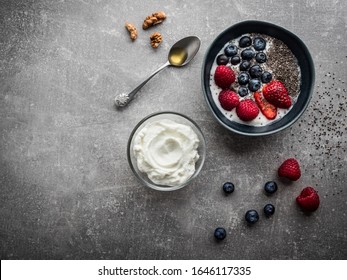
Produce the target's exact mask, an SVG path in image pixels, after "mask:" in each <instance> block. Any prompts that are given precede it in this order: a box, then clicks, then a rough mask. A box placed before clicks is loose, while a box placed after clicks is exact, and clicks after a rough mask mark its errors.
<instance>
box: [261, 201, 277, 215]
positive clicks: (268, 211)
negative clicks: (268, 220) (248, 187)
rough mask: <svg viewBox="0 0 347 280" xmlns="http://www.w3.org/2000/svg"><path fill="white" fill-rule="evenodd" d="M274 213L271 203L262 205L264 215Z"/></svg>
mask: <svg viewBox="0 0 347 280" xmlns="http://www.w3.org/2000/svg"><path fill="white" fill-rule="evenodd" d="M274 213H275V206H273V205H272V204H270V203H269V204H266V205H265V206H264V214H265V216H266V217H270V216H272V215H273V214H274Z"/></svg>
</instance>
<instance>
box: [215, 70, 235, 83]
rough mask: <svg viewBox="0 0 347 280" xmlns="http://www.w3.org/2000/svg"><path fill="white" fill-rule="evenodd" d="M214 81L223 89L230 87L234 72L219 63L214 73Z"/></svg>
mask: <svg viewBox="0 0 347 280" xmlns="http://www.w3.org/2000/svg"><path fill="white" fill-rule="evenodd" d="M214 81H215V82H216V85H217V86H219V87H221V88H223V89H227V88H230V86H231V84H232V83H233V82H235V73H234V71H233V70H232V69H231V68H230V67H227V66H225V65H219V66H217V68H216V72H215V73H214Z"/></svg>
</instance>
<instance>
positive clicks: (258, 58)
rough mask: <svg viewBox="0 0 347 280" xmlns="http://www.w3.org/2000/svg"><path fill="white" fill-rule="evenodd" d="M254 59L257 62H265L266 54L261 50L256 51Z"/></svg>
mask: <svg viewBox="0 0 347 280" xmlns="http://www.w3.org/2000/svg"><path fill="white" fill-rule="evenodd" d="M255 60H256V61H257V62H258V63H264V62H266V54H265V53H263V52H258V53H257V54H256V55H255Z"/></svg>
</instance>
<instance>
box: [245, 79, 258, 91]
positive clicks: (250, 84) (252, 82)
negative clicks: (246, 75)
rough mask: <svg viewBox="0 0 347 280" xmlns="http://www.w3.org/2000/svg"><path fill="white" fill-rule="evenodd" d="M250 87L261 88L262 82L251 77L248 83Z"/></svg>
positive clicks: (251, 88)
mask: <svg viewBox="0 0 347 280" xmlns="http://www.w3.org/2000/svg"><path fill="white" fill-rule="evenodd" d="M248 88H249V90H250V91H253V92H255V91H258V90H259V89H260V88H261V82H260V81H259V80H258V79H251V80H249V83H248Z"/></svg>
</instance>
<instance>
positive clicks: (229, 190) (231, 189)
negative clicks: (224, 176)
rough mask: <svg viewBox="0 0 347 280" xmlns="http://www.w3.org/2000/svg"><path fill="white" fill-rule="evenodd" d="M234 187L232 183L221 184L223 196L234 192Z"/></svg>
mask: <svg viewBox="0 0 347 280" xmlns="http://www.w3.org/2000/svg"><path fill="white" fill-rule="evenodd" d="M234 189H235V186H234V184H233V183H230V182H226V183H224V184H223V191H224V192H225V194H231V193H233V192H234Z"/></svg>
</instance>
